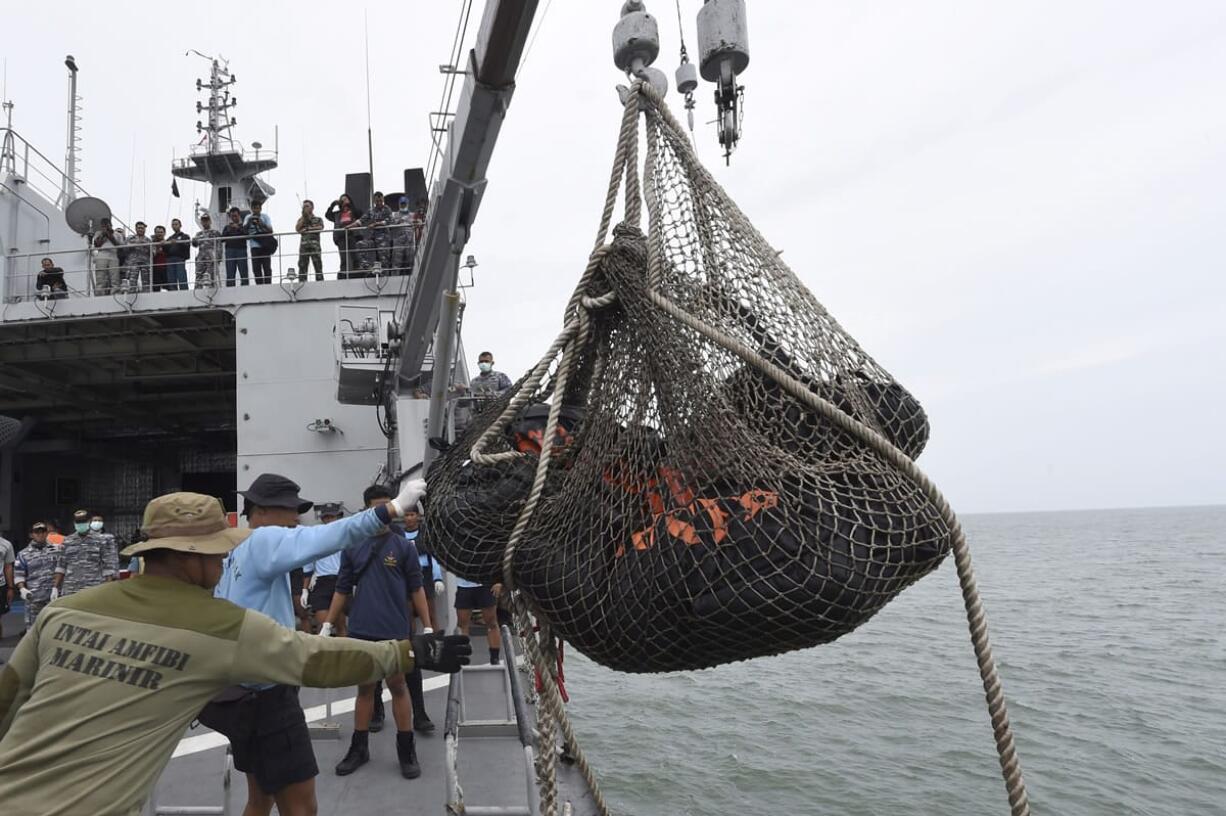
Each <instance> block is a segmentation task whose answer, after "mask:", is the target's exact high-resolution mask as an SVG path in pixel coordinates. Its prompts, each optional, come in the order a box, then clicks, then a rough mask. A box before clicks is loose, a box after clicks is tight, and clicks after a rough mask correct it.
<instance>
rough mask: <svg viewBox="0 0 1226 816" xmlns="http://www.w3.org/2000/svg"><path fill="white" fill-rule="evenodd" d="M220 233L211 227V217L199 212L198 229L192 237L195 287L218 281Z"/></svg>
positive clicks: (212, 284) (214, 284) (211, 284)
mask: <svg viewBox="0 0 1226 816" xmlns="http://www.w3.org/2000/svg"><path fill="white" fill-rule="evenodd" d="M220 238H221V233H220V232H218V231H217V230H215V229H213V217H212V216H211V215H209V214H208V213H201V214H200V230H199V231H198V232H197V233H196V235H195V236H194V237H193V238H192V246H194V247H196V288H197V289H199V288H201V287H203V286H216V285H217V284H218V283H220V282H221V281H220V277H219V275H218V274H217V273H218V269H217V262H218V261H219V260H220V258H221V242H220V240H219V239H220Z"/></svg>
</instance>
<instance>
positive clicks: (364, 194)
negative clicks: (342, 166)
mask: <svg viewBox="0 0 1226 816" xmlns="http://www.w3.org/2000/svg"><path fill="white" fill-rule="evenodd" d="M372 193H374V190H372V189H371V187H370V173H346V174H345V195H347V196H349V199H350V200H351V201H352V202H353V205H354V206H355V207H357V208H358V209H359V210H361V211H362V212H366V211H367V210H369V209H370V196H371V194H372Z"/></svg>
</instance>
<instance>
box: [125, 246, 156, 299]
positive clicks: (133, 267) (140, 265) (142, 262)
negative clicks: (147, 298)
mask: <svg viewBox="0 0 1226 816" xmlns="http://www.w3.org/2000/svg"><path fill="white" fill-rule="evenodd" d="M125 249H127V250H128V260H127V261H126V263H127V269H125V270H124V274H123V277H124V278H125V279H127V280H129V281H131V283H129V284H128V286H129V287H131V288H133V289H136V288H139V289H140V291H142V292H147V291H149V288H150V285H151V283H152V281H151V277H150V276H151V274H152V267H153V239H152V238H150V237H149V236H148V235H132V236H130V237H129V238H128V242H127V244H126V245H125Z"/></svg>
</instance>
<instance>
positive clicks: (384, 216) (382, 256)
mask: <svg viewBox="0 0 1226 816" xmlns="http://www.w3.org/2000/svg"><path fill="white" fill-rule="evenodd" d="M391 222H392V208H391V207H389V206H387V204H385V203H384V202H383V193H375V203H374V204H373V205H372V206H371V208H370V211H369V212H368V213H366V214H365V215H363V216H362V217H361V218H360V219H358V223H359V224H361V225H362V226H364V227H366V228H367V229H366V234H365V235H363V236H362V240H360V241H359V242H358V267H359V268H360V269H361V270H362V271H363V272H364V273H369V272H370V270H371V269H372V268H373V267H374V265H375V263H376V262H377V263H378V264H379V266H380V267H382V268H383V270H384V271H385V272H386V271H387V268H388V266H389V265H390V262H391V245H390V244H389V242H388V235H387V228H388V225H389V224H391Z"/></svg>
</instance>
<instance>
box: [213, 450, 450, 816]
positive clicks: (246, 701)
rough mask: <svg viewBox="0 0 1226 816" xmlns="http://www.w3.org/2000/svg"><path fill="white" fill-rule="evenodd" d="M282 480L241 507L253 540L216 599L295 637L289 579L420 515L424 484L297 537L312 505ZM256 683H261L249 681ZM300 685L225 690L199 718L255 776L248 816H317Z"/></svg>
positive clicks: (257, 485) (274, 478) (260, 488)
mask: <svg viewBox="0 0 1226 816" xmlns="http://www.w3.org/2000/svg"><path fill="white" fill-rule="evenodd" d="M298 489H299V488H298V485H297V484H295V483H294V482H293V481H291V480H289V479H287V478H286V477H284V476H279V475H277V474H275V473H264V474H261V475H260V476H257V477H256V479H255V481H254V482H252V483H251V487H249V488H248V489H247V490H244V491H240V495H241V496H242V497H243V515H245V516H246V517H247V524H248V526H249V527H250V528H251V531H252V532H251V536H250V537H249V538H247V540H245V541H244V542H243V543H242V544H240V545H238V546H237V547H236V548H235V549H234V551H233V552H232V553H230V555H229V557H228V558H226V562H225V571H224V573H223V574H222V576H221V581H220V583H218V585H217V592H216V594H217V596H218V597H219V598H225V599H226V600H229V601H233V602H234V603H236V604H238V605H239V606H243V607H246V608H248V609H255V610H257V611H259V612H263V613H264V614H265V615H267V616H268V617H270V618H272V619H273V620H275V621H276V622H277V623H279V624H281V625H282V626H284V627H285V628H287V629H294V628H295V624H296V622H297V621H296V618H295V616H294V601H293V595H294V594H296V592H295V591H294V589H293V588H291V585H290V576H289V573H290V571H291V570H294V569H297V568H300V567H303V566H305V565H307V564H310V563H312V562H314V561H317V560H319V559H321V558H323V557H325V556H328V555H331V554H333V553H337V552H340V551H341V550H343V549H345V548H346V547H348V546H350V545H351V544H356V543H358V542H361V541H363V540H365V539H367V538H369V537H370V536H372V535H374V534H375V533H376V532H378V531H379V530H381V529H382V528H383V527H385V526H386V525H388V524H390V523H391V522H392V521H393V520H397V519H400V518H401V517H403V516H404V508H406V507H407V508H415V507H416V506H417V502H418V500H420V499H421V497H422V494H424V493H425V490H426V483H425V482H424V481H422V480H420V479H418V480H414V481H411V482H406V483H405V485H404V487H403V488H402V489H401V490H400V493H399V494H398V495H397V496H396V497H395V498H394V499H392V501H390V502H388V503H387V504H384V505H382V506H380V507H375V508H372V509H369V510H365V511H363V512H361V513H358V514H356V515H354V516H351V517H349V518H345V519H340V520H338V521H334V522H332V523H331V524H321V525H316V526H313V527H299V526H298V516H299V515H301V514H302V513H305V512H307V511H308V510H310V509H311V508H312V507H313V506H314V504H313V503H312V502H310V501H307V500H306V499H303V498H302V497H301V496H299V495H298ZM250 679H251V680H252V681H254V680H256V679H257V678H250ZM298 686H299V684H298V683H268V682H265V683H246V684H244V685H242V686H239V687H235V688H231V689H227V690H226V691H225V692H223V693H222V694H221V695H219V696H218V698H217V699H215V700H213V701H212V702H210V703H209V704H208V705H207V706H205V708H204V710H203V711H201V712H200V722H201V723H203V724H204V725H206V726H208V727H209V728H212V729H213V730H214V731H217V732H219V733H221V734H224V735H225V736H226V737H228V738H229V739H230V747H231V749H232V750H233V753H234V767H235V768H237V769H238V770H240V771H242V772H243V773H245V774H246V775H247V807H246V810H245V811H244V813H245V816H265V815H266V814H269V813H271V812H272V807H273V804H276V806H277V811H278V813H280V814H281V816H298V815H299V814H308V815H313V814H314V813H315V811H316V801H315V777H316V776H317V775H318V774H319V766H318V765H317V764H316V762H315V751H314V749H313V748H312V747H311V733H310V731H309V730H308V728H307V724H306V717H305V716H304V715H303V713H302V705H301V704H300V703H299V702H298Z"/></svg>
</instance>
